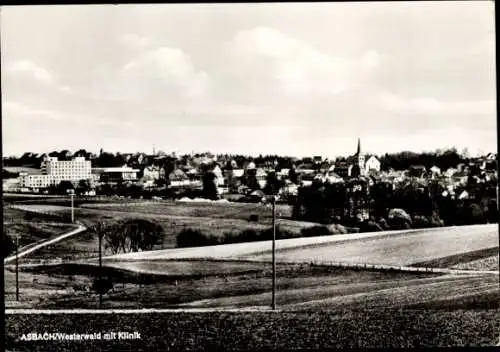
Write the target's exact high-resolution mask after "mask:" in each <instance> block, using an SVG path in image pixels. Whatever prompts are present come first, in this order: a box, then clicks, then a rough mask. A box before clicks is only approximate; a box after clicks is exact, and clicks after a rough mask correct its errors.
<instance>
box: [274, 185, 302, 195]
mask: <svg viewBox="0 0 500 352" xmlns="http://www.w3.org/2000/svg"><path fill="white" fill-rule="evenodd" d="M297 194H299V187H298V186H297V185H295V184H293V183H291V182H290V181H285V185H284V186H283V187H281V188H280V190H279V191H278V195H279V196H281V197H286V196H296V195H297Z"/></svg>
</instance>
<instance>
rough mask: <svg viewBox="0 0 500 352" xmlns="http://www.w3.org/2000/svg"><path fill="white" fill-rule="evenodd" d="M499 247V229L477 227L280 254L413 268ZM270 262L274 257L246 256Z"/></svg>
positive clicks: (279, 257)
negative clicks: (436, 260)
mask: <svg viewBox="0 0 500 352" xmlns="http://www.w3.org/2000/svg"><path fill="white" fill-rule="evenodd" d="M497 246H498V225H477V226H461V227H447V228H436V229H429V230H425V231H412V232H408V233H406V234H404V233H403V234H395V235H394V236H379V237H373V238H366V239H362V240H359V241H347V242H332V243H329V244H322V245H321V246H315V247H307V248H305V247H296V248H290V249H286V250H283V251H280V252H278V253H277V260H280V261H287V262H289V261H316V262H322V261H325V262H329V261H338V262H345V263H367V264H387V265H401V266H410V265H412V264H414V263H422V262H426V261H430V260H435V259H439V258H443V257H449V256H453V255H461V254H464V253H468V252H475V251H479V250H485V249H489V248H494V247H497ZM242 258H244V259H250V258H252V259H257V260H269V259H270V258H271V253H268V254H260V255H249V256H244V255H243V256H242Z"/></svg>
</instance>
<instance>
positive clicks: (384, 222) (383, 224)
mask: <svg viewBox="0 0 500 352" xmlns="http://www.w3.org/2000/svg"><path fill="white" fill-rule="evenodd" d="M378 224H379V226H380V227H381V228H382V229H383V230H389V229H390V227H389V224H388V223H387V220H385V219H384V218H380V219H379V220H378Z"/></svg>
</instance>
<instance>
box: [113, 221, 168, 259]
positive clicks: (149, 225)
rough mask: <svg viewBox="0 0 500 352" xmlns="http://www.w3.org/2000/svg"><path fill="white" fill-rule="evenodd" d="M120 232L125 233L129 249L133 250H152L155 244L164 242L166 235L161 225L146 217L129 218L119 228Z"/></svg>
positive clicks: (125, 242)
mask: <svg viewBox="0 0 500 352" xmlns="http://www.w3.org/2000/svg"><path fill="white" fill-rule="evenodd" d="M118 232H120V233H123V234H124V236H125V241H124V244H128V245H129V251H133V252H137V251H139V250H141V251H145V250H151V249H153V247H154V246H155V245H160V244H162V243H163V239H164V237H165V232H164V231H163V228H162V227H161V225H159V224H157V223H154V222H151V221H148V220H145V219H132V220H128V221H126V222H125V223H124V224H122V225H121V226H120V227H119V228H118ZM123 248H124V249H125V248H126V247H125V246H124V247H123Z"/></svg>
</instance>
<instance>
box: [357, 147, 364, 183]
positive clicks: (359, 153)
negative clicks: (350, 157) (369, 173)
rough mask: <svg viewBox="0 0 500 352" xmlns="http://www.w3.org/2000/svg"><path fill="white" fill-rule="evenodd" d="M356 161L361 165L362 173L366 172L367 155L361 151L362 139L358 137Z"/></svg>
mask: <svg viewBox="0 0 500 352" xmlns="http://www.w3.org/2000/svg"><path fill="white" fill-rule="evenodd" d="M356 161H357V166H358V167H359V170H360V172H361V174H362V175H363V174H364V170H365V155H364V154H363V152H362V151H361V139H360V138H358V149H357V151H356Z"/></svg>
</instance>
